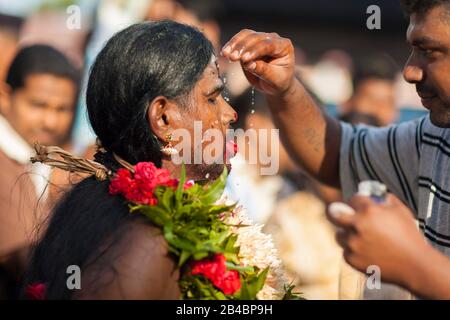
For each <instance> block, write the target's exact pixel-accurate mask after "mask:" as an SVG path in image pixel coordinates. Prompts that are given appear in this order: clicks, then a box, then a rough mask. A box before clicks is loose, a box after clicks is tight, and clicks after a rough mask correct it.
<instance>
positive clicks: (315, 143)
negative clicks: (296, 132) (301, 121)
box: [303, 128, 321, 152]
mask: <svg viewBox="0 0 450 320" xmlns="http://www.w3.org/2000/svg"><path fill="white" fill-rule="evenodd" d="M303 136H304V137H305V138H306V141H308V143H309V144H310V145H311V147H312V148H313V150H314V151H315V152H319V151H320V146H321V139H320V136H319V134H318V133H317V131H316V130H315V129H314V128H308V129H306V130H304V131H303Z"/></svg>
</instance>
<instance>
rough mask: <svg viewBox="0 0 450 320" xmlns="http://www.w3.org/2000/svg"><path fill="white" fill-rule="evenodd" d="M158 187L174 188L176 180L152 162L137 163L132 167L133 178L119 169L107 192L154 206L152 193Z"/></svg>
mask: <svg viewBox="0 0 450 320" xmlns="http://www.w3.org/2000/svg"><path fill="white" fill-rule="evenodd" d="M158 186H167V187H173V188H176V187H177V186H178V180H177V179H171V178H170V172H169V170H167V169H159V168H157V167H156V166H155V165H154V164H153V163H152V162H139V163H138V164H136V165H135V166H134V174H133V176H132V175H131V172H130V171H129V170H127V169H119V170H118V171H117V173H116V176H115V177H114V179H112V181H111V184H110V186H109V192H110V194H112V195H116V194H121V195H123V196H124V197H125V198H126V199H127V200H129V201H132V202H135V203H140V204H145V205H155V204H156V203H157V199H156V197H155V196H154V191H155V188H156V187H158Z"/></svg>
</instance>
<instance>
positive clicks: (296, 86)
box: [267, 77, 302, 111]
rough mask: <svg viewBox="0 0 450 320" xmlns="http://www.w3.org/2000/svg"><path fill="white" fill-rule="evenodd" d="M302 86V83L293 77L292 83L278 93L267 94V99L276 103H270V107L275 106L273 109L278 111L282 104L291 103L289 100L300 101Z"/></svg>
mask: <svg viewBox="0 0 450 320" xmlns="http://www.w3.org/2000/svg"><path fill="white" fill-rule="evenodd" d="M301 88H302V85H301V83H300V82H299V81H298V80H297V79H296V78H295V77H294V78H292V81H291V83H290V84H289V85H288V86H287V88H286V89H285V90H282V91H279V92H277V93H276V94H271V95H269V94H268V95H267V99H268V100H269V101H274V102H276V103H273V104H272V103H270V104H269V107H272V106H274V108H271V109H273V111H277V110H279V109H280V102H281V105H284V104H289V102H292V101H296V102H298V94H299V90H300V89H301Z"/></svg>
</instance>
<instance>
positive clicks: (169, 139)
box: [161, 133, 178, 157]
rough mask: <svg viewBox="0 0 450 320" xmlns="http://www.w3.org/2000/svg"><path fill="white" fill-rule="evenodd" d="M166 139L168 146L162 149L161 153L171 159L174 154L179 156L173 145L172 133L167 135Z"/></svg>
mask: <svg viewBox="0 0 450 320" xmlns="http://www.w3.org/2000/svg"><path fill="white" fill-rule="evenodd" d="M166 139H167V144H166V145H165V146H164V147H162V148H161V152H162V153H163V154H164V155H166V156H168V157H170V156H172V155H174V154H177V153H178V150H177V149H175V148H174V147H173V145H172V134H171V133H169V134H167V135H166Z"/></svg>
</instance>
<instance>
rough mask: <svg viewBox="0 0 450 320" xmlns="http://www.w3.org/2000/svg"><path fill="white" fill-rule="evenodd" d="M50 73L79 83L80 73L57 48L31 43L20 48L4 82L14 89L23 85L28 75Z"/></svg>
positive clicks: (76, 83)
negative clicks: (31, 44)
mask: <svg viewBox="0 0 450 320" xmlns="http://www.w3.org/2000/svg"><path fill="white" fill-rule="evenodd" d="M33 74H51V75H54V76H58V77H61V78H66V79H69V80H72V81H73V82H74V83H75V85H76V86H78V84H79V79H80V73H79V71H78V70H77V69H76V68H75V67H74V66H73V64H72V63H71V62H70V61H69V60H68V59H67V58H66V56H64V55H63V54H62V53H61V52H59V51H58V50H56V49H54V48H52V47H50V46H47V45H33V46H29V47H26V48H23V49H21V50H20V51H19V52H18V53H17V55H16V57H15V58H14V60H13V61H12V63H11V66H10V67H9V70H8V73H7V75H6V83H7V84H8V85H9V86H10V87H11V89H12V90H13V91H14V90H16V89H20V88H22V87H23V86H24V84H25V80H26V78H27V77H28V76H30V75H33Z"/></svg>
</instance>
